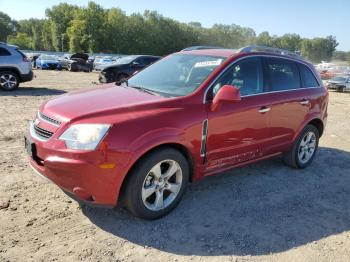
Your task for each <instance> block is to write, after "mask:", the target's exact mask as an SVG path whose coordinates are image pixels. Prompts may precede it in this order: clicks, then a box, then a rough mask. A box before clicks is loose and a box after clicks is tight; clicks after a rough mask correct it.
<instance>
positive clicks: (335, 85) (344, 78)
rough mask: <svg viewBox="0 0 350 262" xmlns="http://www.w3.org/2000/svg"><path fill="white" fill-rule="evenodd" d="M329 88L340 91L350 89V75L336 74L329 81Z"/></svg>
mask: <svg viewBox="0 0 350 262" xmlns="http://www.w3.org/2000/svg"><path fill="white" fill-rule="evenodd" d="M327 88H328V89H335V90H337V91H339V92H344V91H348V90H350V75H341V76H335V77H333V78H332V79H330V80H328V82H327Z"/></svg>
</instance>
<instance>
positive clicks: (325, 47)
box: [301, 36, 338, 63]
mask: <svg viewBox="0 0 350 262" xmlns="http://www.w3.org/2000/svg"><path fill="white" fill-rule="evenodd" d="M337 45H338V43H337V41H336V39H335V37H334V36H328V37H326V38H314V39H303V41H302V43H301V53H302V55H303V56H305V57H307V58H308V59H310V60H311V61H312V62H315V63H319V62H321V61H330V59H331V58H332V55H333V52H334V51H335V48H336V47H337Z"/></svg>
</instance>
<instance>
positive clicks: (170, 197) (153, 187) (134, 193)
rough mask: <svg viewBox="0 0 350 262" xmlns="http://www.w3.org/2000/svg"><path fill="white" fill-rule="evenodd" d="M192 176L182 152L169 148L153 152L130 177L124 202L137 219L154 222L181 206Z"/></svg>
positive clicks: (124, 192)
mask: <svg viewBox="0 0 350 262" xmlns="http://www.w3.org/2000/svg"><path fill="white" fill-rule="evenodd" d="M157 170H159V171H160V172H157ZM170 170H171V171H170ZM175 170H176V171H175ZM167 171H170V172H169V173H168V175H167ZM189 173H190V169H189V164H188V162H187V160H186V158H185V157H184V156H183V154H181V153H180V152H179V151H177V150H175V149H171V148H165V149H159V150H156V151H154V152H151V153H150V154H148V155H146V156H145V157H143V158H142V159H141V160H140V161H139V162H138V163H137V164H136V166H135V167H134V168H133V169H132V171H131V173H130V174H129V175H128V180H127V181H126V185H125V190H124V191H123V200H124V201H123V202H124V204H125V206H126V208H127V209H128V210H129V211H130V212H131V213H132V214H133V215H134V216H136V217H139V218H143V219H147V220H153V219H157V218H160V217H162V216H165V215H166V214H168V213H169V212H170V211H171V210H173V209H174V208H175V207H176V206H177V205H178V203H179V202H180V200H181V198H182V196H183V194H184V193H185V190H186V187H187V184H188V181H189V175H190V174H189ZM157 177H160V178H161V179H159V178H157ZM167 177H168V178H167Z"/></svg>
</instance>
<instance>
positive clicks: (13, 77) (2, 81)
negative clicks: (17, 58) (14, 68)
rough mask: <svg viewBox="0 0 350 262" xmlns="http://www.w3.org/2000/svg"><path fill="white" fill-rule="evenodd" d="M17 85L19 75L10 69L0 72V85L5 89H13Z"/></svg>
mask: <svg viewBox="0 0 350 262" xmlns="http://www.w3.org/2000/svg"><path fill="white" fill-rule="evenodd" d="M18 86H19V77H18V76H17V74H16V73H14V72H11V71H4V72H0V87H1V89H2V90H5V91H13V90H15V89H17V88H18Z"/></svg>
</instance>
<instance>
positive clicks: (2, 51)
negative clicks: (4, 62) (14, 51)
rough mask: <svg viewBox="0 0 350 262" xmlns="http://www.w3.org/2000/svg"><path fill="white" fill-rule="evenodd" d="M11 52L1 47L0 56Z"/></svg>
mask: <svg viewBox="0 0 350 262" xmlns="http://www.w3.org/2000/svg"><path fill="white" fill-rule="evenodd" d="M9 55H11V53H10V52H9V51H7V50H6V49H5V48H2V47H0V56H9Z"/></svg>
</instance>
